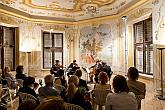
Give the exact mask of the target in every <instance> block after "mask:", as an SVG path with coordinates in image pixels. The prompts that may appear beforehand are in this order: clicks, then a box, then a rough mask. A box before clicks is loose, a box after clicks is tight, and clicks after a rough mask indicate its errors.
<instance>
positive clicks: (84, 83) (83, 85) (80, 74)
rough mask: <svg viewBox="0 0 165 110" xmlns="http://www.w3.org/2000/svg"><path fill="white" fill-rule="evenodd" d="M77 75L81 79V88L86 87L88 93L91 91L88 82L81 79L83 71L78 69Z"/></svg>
mask: <svg viewBox="0 0 165 110" xmlns="http://www.w3.org/2000/svg"><path fill="white" fill-rule="evenodd" d="M75 75H76V76H77V77H78V78H79V87H84V88H86V90H87V91H89V89H88V87H87V83H86V81H85V80H83V79H81V76H82V71H81V69H77V70H76V72H75Z"/></svg>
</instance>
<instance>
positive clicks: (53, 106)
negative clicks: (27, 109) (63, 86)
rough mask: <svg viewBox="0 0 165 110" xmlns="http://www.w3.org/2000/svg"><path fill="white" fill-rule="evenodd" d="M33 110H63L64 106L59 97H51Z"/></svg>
mask: <svg viewBox="0 0 165 110" xmlns="http://www.w3.org/2000/svg"><path fill="white" fill-rule="evenodd" d="M35 110H65V105H64V101H63V100H62V99H61V98H60V97H52V98H48V99H45V100H44V101H43V102H41V103H40V105H39V106H38V107H37V108H36V109H35Z"/></svg>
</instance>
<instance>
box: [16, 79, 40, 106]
mask: <svg viewBox="0 0 165 110" xmlns="http://www.w3.org/2000/svg"><path fill="white" fill-rule="evenodd" d="M34 83H35V78H33V77H30V76H28V77H26V78H25V79H24V82H23V87H22V88H19V90H18V93H19V92H22V93H27V94H30V95H32V96H34V97H35V98H38V95H37V94H36V92H35V90H34ZM19 101H20V103H22V101H21V98H20V100H19ZM36 102H37V103H39V101H38V100H36Z"/></svg>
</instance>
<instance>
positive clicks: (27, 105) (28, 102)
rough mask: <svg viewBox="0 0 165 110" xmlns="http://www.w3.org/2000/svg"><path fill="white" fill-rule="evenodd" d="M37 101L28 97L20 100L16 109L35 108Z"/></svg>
mask: <svg viewBox="0 0 165 110" xmlns="http://www.w3.org/2000/svg"><path fill="white" fill-rule="evenodd" d="M37 105H38V104H37V103H36V101H35V100H32V99H28V100H26V101H24V102H22V103H21V104H20V105H19V107H18V109H17V110H35V108H36V107H37Z"/></svg>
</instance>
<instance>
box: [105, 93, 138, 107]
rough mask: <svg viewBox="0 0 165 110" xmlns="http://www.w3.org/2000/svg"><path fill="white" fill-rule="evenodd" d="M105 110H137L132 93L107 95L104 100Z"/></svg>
mask: <svg viewBox="0 0 165 110" xmlns="http://www.w3.org/2000/svg"><path fill="white" fill-rule="evenodd" d="M105 110H137V102H136V98H135V95H134V93H132V92H129V93H127V92H120V93H109V94H108V95H107V98H106V103H105Z"/></svg>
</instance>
